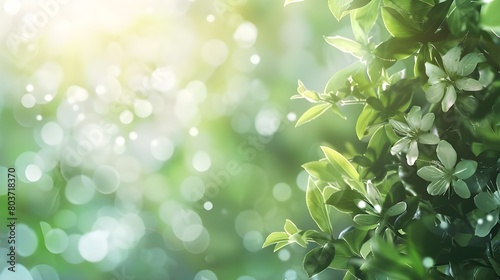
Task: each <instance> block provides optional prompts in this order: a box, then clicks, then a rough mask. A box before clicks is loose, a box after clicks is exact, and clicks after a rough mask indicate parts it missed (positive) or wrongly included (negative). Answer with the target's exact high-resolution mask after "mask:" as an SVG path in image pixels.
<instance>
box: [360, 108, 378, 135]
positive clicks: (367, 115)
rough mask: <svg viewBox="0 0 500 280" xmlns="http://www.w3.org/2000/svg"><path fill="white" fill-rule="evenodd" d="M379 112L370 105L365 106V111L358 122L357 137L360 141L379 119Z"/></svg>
mask: <svg viewBox="0 0 500 280" xmlns="http://www.w3.org/2000/svg"><path fill="white" fill-rule="evenodd" d="M377 117H378V112H377V111H376V110H375V109H373V107H371V106H369V105H368V104H367V105H365V107H364V108H363V111H361V114H360V115H359V117H358V121H357V122H356V135H357V136H358V139H360V140H361V139H362V138H363V137H364V136H365V135H366V133H367V130H368V127H369V126H370V125H371V124H372V123H373V122H374V121H375V120H376V119H377Z"/></svg>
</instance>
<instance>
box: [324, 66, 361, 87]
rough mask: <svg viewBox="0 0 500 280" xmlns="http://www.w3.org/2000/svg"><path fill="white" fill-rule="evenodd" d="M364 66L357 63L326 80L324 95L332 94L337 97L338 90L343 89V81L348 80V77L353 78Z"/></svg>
mask: <svg viewBox="0 0 500 280" xmlns="http://www.w3.org/2000/svg"><path fill="white" fill-rule="evenodd" d="M364 67H365V66H364V65H363V64H362V63H361V62H360V61H357V62H355V63H353V64H351V65H349V66H348V67H346V68H344V69H342V70H340V71H337V72H336V73H335V74H333V76H332V77H331V78H330V79H329V80H328V82H327V83H326V86H325V93H326V94H330V93H331V94H334V95H337V94H338V92H339V90H340V89H341V88H342V87H344V85H345V81H347V80H349V78H350V77H352V76H355V75H356V74H357V73H358V72H360V71H361V70H362V69H363V68H364Z"/></svg>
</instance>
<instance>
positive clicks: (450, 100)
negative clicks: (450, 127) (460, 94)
mask: <svg viewBox="0 0 500 280" xmlns="http://www.w3.org/2000/svg"><path fill="white" fill-rule="evenodd" d="M456 100H457V92H456V91H455V88H454V87H453V86H452V85H449V86H448V87H447V88H446V94H445V95H444V98H443V101H442V102H441V105H442V109H443V112H448V110H450V108H451V106H453V104H455V101H456Z"/></svg>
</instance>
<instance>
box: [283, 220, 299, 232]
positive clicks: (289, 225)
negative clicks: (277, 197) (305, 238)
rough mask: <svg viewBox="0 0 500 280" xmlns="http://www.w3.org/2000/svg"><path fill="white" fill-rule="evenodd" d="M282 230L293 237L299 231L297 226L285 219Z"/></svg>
mask: <svg viewBox="0 0 500 280" xmlns="http://www.w3.org/2000/svg"><path fill="white" fill-rule="evenodd" d="M284 230H285V232H286V233H288V234H289V235H294V234H296V233H297V232H299V229H298V228H297V226H296V225H295V224H294V223H293V222H292V221H290V220H289V219H286V221H285V226H284Z"/></svg>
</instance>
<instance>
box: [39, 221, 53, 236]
mask: <svg viewBox="0 0 500 280" xmlns="http://www.w3.org/2000/svg"><path fill="white" fill-rule="evenodd" d="M40 228H41V229H42V234H43V236H44V237H45V236H46V235H47V233H48V232H49V231H50V230H51V229H52V227H51V226H50V225H49V224H48V223H46V222H40Z"/></svg>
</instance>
